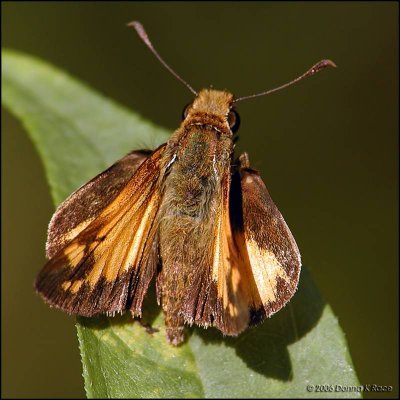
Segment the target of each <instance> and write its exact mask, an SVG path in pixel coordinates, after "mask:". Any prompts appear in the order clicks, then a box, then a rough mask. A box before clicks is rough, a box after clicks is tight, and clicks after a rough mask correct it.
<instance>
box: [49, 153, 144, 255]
mask: <svg viewBox="0 0 400 400" xmlns="http://www.w3.org/2000/svg"><path fill="white" fill-rule="evenodd" d="M150 154H151V151H150V150H136V151H132V152H131V153H129V154H127V155H126V156H125V157H123V158H122V159H121V160H119V161H117V162H116V163H115V164H113V165H112V166H111V167H109V168H108V169H106V170H105V171H103V172H102V173H100V174H99V175H97V176H96V177H94V178H93V179H92V180H90V181H89V182H87V183H86V184H84V185H82V186H81V187H80V188H79V189H77V190H76V191H75V192H74V193H72V194H71V195H70V196H69V197H67V199H65V200H64V201H63V202H62V203H61V204H60V205H59V206H58V208H57V210H56V211H55V213H54V214H53V217H52V218H51V221H50V224H49V229H48V236H47V243H46V256H47V258H52V257H53V256H54V255H55V254H56V253H57V252H58V251H59V250H60V249H61V248H62V247H64V246H65V245H66V244H67V243H68V242H70V241H71V240H72V239H74V238H75V237H76V236H77V235H78V234H79V233H80V232H82V230H83V229H85V228H86V227H87V226H88V225H89V224H90V223H91V222H92V221H93V220H94V219H95V218H96V217H97V216H98V215H99V213H100V212H101V211H102V210H103V209H104V208H105V207H107V206H108V205H109V204H110V203H111V202H112V200H113V199H114V198H115V197H116V196H117V194H118V193H119V192H120V191H121V189H122V188H123V187H124V186H125V185H126V183H127V182H128V181H129V179H131V178H132V176H133V175H134V173H135V172H136V170H137V169H138V167H139V165H140V164H141V163H142V162H143V161H144V160H145V159H146V158H147V157H148V156H149V155H150Z"/></svg>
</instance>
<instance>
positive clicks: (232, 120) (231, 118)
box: [228, 110, 240, 133]
mask: <svg viewBox="0 0 400 400" xmlns="http://www.w3.org/2000/svg"><path fill="white" fill-rule="evenodd" d="M228 124H229V126H230V128H231V131H232V133H236V132H237V130H238V129H239V126H240V117H239V114H238V113H237V112H236V111H235V110H231V111H229V114H228Z"/></svg>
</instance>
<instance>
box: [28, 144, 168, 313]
mask: <svg viewBox="0 0 400 400" xmlns="http://www.w3.org/2000/svg"><path fill="white" fill-rule="evenodd" d="M164 149H165V145H162V146H160V147H159V148H158V149H156V150H155V151H154V152H153V153H152V154H151V155H149V156H148V157H147V158H146V159H145V160H144V161H143V158H145V156H146V155H145V154H138V153H131V154H130V155H128V156H126V157H125V158H124V159H123V160H122V164H118V163H117V164H114V166H112V167H111V168H110V169H108V170H107V171H105V172H104V173H103V174H100V175H98V176H97V177H96V178H94V179H93V180H92V181H91V182H89V183H88V184H87V185H85V186H83V187H82V188H80V189H78V191H77V192H75V193H74V194H73V195H72V196H71V197H70V198H69V199H67V200H66V202H64V203H63V204H62V205H61V206H60V207H59V209H58V210H57V212H56V215H55V216H54V217H53V220H52V222H51V224H50V233H49V241H48V253H49V254H51V255H53V256H52V258H51V259H50V260H49V261H48V263H47V264H46V265H45V266H44V268H43V269H42V270H41V271H40V273H39V275H38V276H37V278H36V281H35V287H36V290H37V291H38V292H39V293H40V294H41V295H42V297H43V298H44V299H45V301H46V302H48V303H49V304H50V305H51V306H54V307H57V308H60V309H62V310H64V311H66V312H68V313H71V314H78V315H82V316H93V315H96V314H99V313H108V314H113V313H115V312H121V311H123V310H125V309H127V308H129V307H131V311H132V312H133V314H135V315H140V313H141V304H142V300H143V297H144V295H145V293H146V291H147V288H148V285H149V283H150V280H151V278H152V277H153V275H154V273H155V270H156V267H157V264H158V259H157V257H158V254H157V252H156V251H155V249H156V245H157V244H156V243H155V239H156V230H157V229H156V226H157V212H158V208H159V205H160V202H161V197H162V194H161V192H160V184H159V180H160V179H161V177H160V176H161V170H162V167H161V159H162V155H163V153H164ZM132 167H133V168H132ZM135 167H136V168H137V170H136V172H134V173H132V169H134V168H135ZM120 172H123V173H122V174H121V176H120V175H119V173H120ZM117 175H118V176H117ZM113 178H117V179H119V182H118V183H112V182H113ZM96 183H97V185H96ZM100 183H102V184H103V186H104V185H107V184H109V185H110V189H109V191H105V192H99V189H98V184H100ZM95 186H96V188H94V187H95ZM107 193H108V194H109V198H108V199H107ZM82 199H83V206H81V203H80V201H81V200H82ZM96 200H97V201H100V202H101V201H102V200H105V201H106V206H105V207H104V205H101V204H96ZM78 204H79V206H78ZM77 207H78V208H80V209H81V210H82V214H81V217H80V215H79V213H78V212H75V210H76V208H77ZM82 207H83V208H82ZM85 208H86V209H85ZM71 212H72V213H73V215H74V216H75V220H74V221H73V222H71V223H69V222H68V221H66V222H64V225H61V227H59V226H58V225H57V222H59V221H64V220H65V218H67V219H68V216H69V215H70V213H71Z"/></svg>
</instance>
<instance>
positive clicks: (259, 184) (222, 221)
mask: <svg viewBox="0 0 400 400" xmlns="http://www.w3.org/2000/svg"><path fill="white" fill-rule="evenodd" d="M239 163H240V164H239V165H240V166H239V168H238V170H237V171H236V172H235V173H234V174H233V176H232V180H231V179H230V177H229V176H225V178H224V179H223V181H222V196H221V203H220V208H219V212H218V218H217V220H216V222H215V234H214V245H213V249H214V250H213V262H212V266H211V268H209V269H208V271H207V276H208V279H207V283H206V284H203V285H202V288H201V290H200V291H199V293H200V294H199V298H198V300H197V304H196V310H195V313H196V317H195V319H194V322H195V323H197V324H199V325H203V326H208V325H213V326H216V327H217V328H218V329H219V330H220V331H221V332H222V333H224V334H225V335H237V334H238V333H240V332H241V331H243V330H244V329H245V328H246V327H247V326H249V325H254V324H257V323H259V322H260V321H262V320H263V319H264V318H265V317H269V316H271V315H272V314H274V313H275V312H277V311H278V310H280V309H281V308H282V307H283V306H284V305H285V304H286V303H287V302H288V301H289V300H290V298H291V297H292V296H293V294H294V292H295V291H296V288H297V284H298V280H299V274H300V266H301V262H300V253H299V250H298V248H297V245H296V242H295V240H294V238H293V236H292V234H291V232H290V230H289V228H288V227H287V225H286V223H285V221H284V219H283V217H282V215H281V214H280V212H279V210H278V209H277V207H276V206H275V204H274V203H273V201H272V199H271V197H270V195H269V193H268V190H267V188H266V187H265V185H264V183H263V181H262V179H261V177H260V176H259V174H258V173H257V171H255V170H253V169H251V168H250V167H249V165H248V159H247V155H242V156H241V157H240V161H239ZM187 314H188V313H187Z"/></svg>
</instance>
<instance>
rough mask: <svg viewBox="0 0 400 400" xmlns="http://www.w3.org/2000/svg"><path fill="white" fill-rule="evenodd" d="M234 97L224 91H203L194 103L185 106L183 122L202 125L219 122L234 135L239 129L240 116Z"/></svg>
mask: <svg viewBox="0 0 400 400" xmlns="http://www.w3.org/2000/svg"><path fill="white" fill-rule="evenodd" d="M233 106H234V97H233V94H232V93H229V92H227V91H224V90H215V89H202V90H201V91H200V92H199V93H198V94H197V96H196V97H195V99H194V101H193V102H192V103H189V104H188V105H186V106H185V108H184V110H183V114H182V119H183V121H185V122H187V123H197V122H196V121H198V123H200V121H210V122H211V124H213V122H214V121H215V122H218V125H220V124H222V126H224V128H225V129H226V128H228V130H229V131H230V132H232V133H235V132H236V131H237V130H238V129H239V124H240V118H239V114H238V113H237V112H236V110H235V109H234V108H233Z"/></svg>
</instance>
